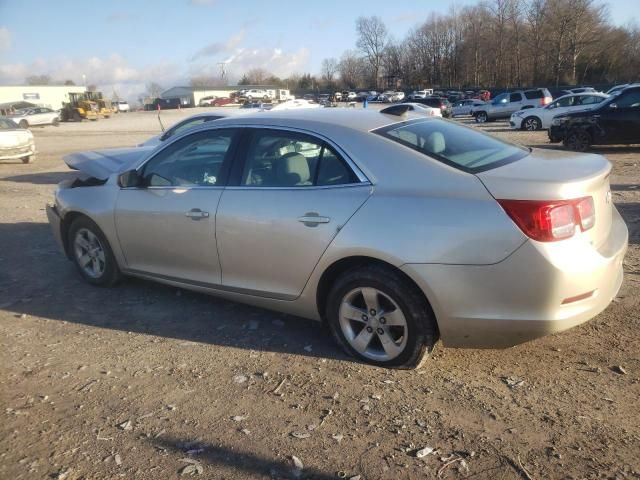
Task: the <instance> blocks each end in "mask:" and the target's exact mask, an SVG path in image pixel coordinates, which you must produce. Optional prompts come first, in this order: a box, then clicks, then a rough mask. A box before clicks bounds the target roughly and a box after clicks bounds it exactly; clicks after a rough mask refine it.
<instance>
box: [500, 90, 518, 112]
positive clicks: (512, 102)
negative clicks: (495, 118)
mask: <svg viewBox="0 0 640 480" xmlns="http://www.w3.org/2000/svg"><path fill="white" fill-rule="evenodd" d="M521 107H522V94H521V93H518V92H516V93H510V94H509V103H507V104H505V110H504V115H503V116H504V117H510V116H511V114H512V113H513V112H517V111H518V110H520V108H521Z"/></svg>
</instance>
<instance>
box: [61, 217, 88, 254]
mask: <svg viewBox="0 0 640 480" xmlns="http://www.w3.org/2000/svg"><path fill="white" fill-rule="evenodd" d="M80 217H85V218H88V219H89V220H91V221H92V222H93V220H92V219H91V217H89V215H86V214H84V213H82V212H78V211H70V212H67V213H66V215H65V216H64V218H63V219H62V221H61V222H60V236H61V238H62V246H63V247H64V253H65V255H66V256H67V257H68V258H69V259H71V258H72V257H71V248H70V246H69V230H70V229H71V225H73V222H74V221H75V220H76V219H78V218H80Z"/></svg>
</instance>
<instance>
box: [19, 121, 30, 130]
mask: <svg viewBox="0 0 640 480" xmlns="http://www.w3.org/2000/svg"><path fill="white" fill-rule="evenodd" d="M18 126H19V127H20V128H24V129H25V130H26V129H27V128H29V122H27V121H26V120H20V122H19V123H18Z"/></svg>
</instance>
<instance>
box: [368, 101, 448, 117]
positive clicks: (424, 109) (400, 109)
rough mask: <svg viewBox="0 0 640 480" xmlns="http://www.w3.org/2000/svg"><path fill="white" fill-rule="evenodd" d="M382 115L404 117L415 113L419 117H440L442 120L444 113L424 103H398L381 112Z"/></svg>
mask: <svg viewBox="0 0 640 480" xmlns="http://www.w3.org/2000/svg"><path fill="white" fill-rule="evenodd" d="M380 112H381V113H387V114H391V115H402V114H403V113H404V112H413V113H417V114H419V115H426V116H427V117H440V118H442V112H441V111H440V109H439V108H433V107H430V106H428V105H423V104H422V103H411V102H405V103H397V104H395V105H393V106H391V107H387V108H384V109H382V110H380Z"/></svg>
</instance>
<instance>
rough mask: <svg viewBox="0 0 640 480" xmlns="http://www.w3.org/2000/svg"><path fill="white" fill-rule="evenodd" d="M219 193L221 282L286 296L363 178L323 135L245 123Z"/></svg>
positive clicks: (347, 210) (349, 211)
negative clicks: (234, 160) (243, 134)
mask: <svg viewBox="0 0 640 480" xmlns="http://www.w3.org/2000/svg"><path fill="white" fill-rule="evenodd" d="M242 144H243V145H244V147H243V151H242V152H241V153H240V154H239V157H238V159H239V160H240V161H239V162H238V163H237V164H235V165H234V169H233V171H232V176H231V180H230V185H229V186H227V188H226V189H225V191H224V193H223V195H222V198H221V200H220V206H219V208H218V214H217V217H216V236H217V239H218V252H219V254H220V262H221V266H222V283H223V285H224V286H225V287H226V288H229V289H232V290H235V291H239V292H244V293H249V294H253V295H259V296H266V297H271V298H278V299H285V300H291V299H294V298H296V297H297V296H298V295H300V293H301V292H302V290H303V288H304V286H305V284H306V282H307V280H308V278H309V276H310V275H311V272H312V271H313V269H314V267H315V265H316V264H317V262H318V261H319V260H320V257H321V256H322V254H323V252H324V251H325V250H326V248H327V247H328V246H329V244H330V243H331V241H332V240H333V238H334V237H335V236H336V234H337V233H338V231H339V230H340V229H341V228H342V227H343V226H344V225H345V224H346V222H347V221H348V220H349V218H350V217H351V216H352V215H353V214H354V213H355V212H356V210H357V209H358V208H359V207H360V206H361V205H362V204H363V203H364V202H365V201H366V200H367V198H368V197H369V195H370V184H369V183H368V181H367V180H366V178H365V177H364V176H363V175H362V174H361V173H360V172H359V171H358V170H357V169H356V168H355V167H354V165H353V164H352V162H350V161H349V160H348V158H347V157H346V155H344V154H343V153H341V152H340V150H339V148H337V147H336V146H335V145H332V144H330V142H328V141H327V140H326V139H322V138H319V137H317V136H312V135H308V134H303V133H300V132H297V131H293V130H288V129H273V128H251V129H248V130H247V132H246V138H243V140H242Z"/></svg>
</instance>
